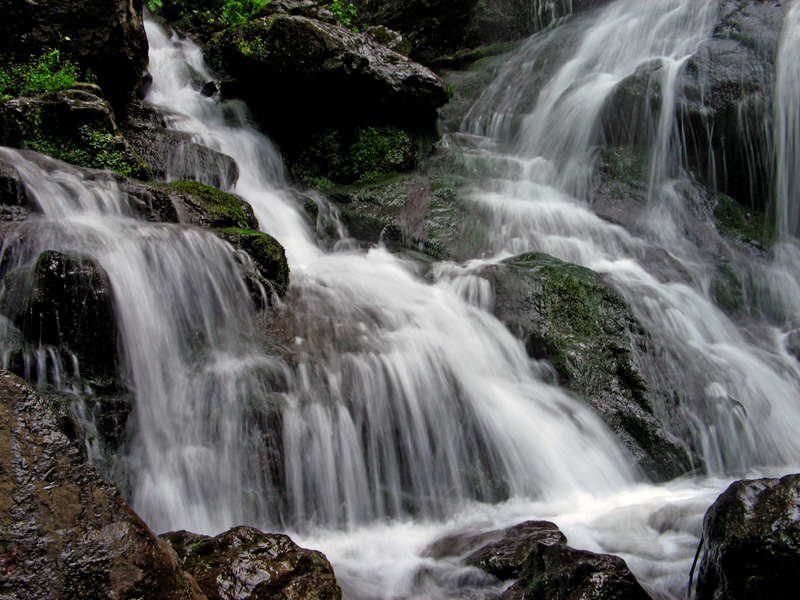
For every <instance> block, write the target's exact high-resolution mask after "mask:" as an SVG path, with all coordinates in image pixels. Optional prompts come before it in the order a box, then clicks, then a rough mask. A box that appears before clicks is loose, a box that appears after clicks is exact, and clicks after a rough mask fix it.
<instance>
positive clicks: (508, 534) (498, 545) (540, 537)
mask: <svg viewBox="0 0 800 600" xmlns="http://www.w3.org/2000/svg"><path fill="white" fill-rule="evenodd" d="M502 536H503V537H502V538H500V539H499V540H497V541H495V542H491V543H489V544H487V545H485V546H483V547H481V548H479V549H478V550H476V551H475V552H473V553H472V554H470V555H469V556H467V557H466V558H465V559H464V563H465V564H467V565H469V566H472V567H477V568H479V569H480V570H481V571H485V572H486V573H489V574H490V575H494V576H495V577H497V578H498V579H503V580H504V579H515V578H517V577H519V576H520V575H521V573H522V569H523V567H524V565H525V560H526V559H527V557H528V555H529V554H530V553H531V551H532V550H533V547H534V546H535V545H536V544H544V545H546V546H550V545H552V544H566V543H567V538H566V536H565V535H564V534H563V533H561V531H560V530H559V529H558V527H557V526H556V525H555V523H550V522H549V521H526V522H524V523H520V524H519V525H515V526H514V527H509V528H508V529H506V530H505V531H504V532H503V534H502Z"/></svg>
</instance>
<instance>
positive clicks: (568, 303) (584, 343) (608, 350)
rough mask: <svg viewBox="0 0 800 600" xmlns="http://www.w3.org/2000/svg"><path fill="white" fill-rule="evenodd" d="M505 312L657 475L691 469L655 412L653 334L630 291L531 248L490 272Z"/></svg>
mask: <svg viewBox="0 0 800 600" xmlns="http://www.w3.org/2000/svg"><path fill="white" fill-rule="evenodd" d="M484 276H486V277H488V278H490V280H491V281H492V283H493V284H494V289H495V304H496V314H497V317H498V318H499V319H500V320H501V321H503V322H504V323H505V324H506V325H507V326H508V327H509V328H510V329H511V331H512V332H514V333H515V334H516V335H517V336H518V337H520V338H521V339H522V340H523V341H524V342H525V345H526V348H527V350H528V353H529V354H530V355H531V356H533V357H534V358H538V359H547V360H549V361H550V362H551V363H552V364H553V366H554V367H555V368H556V370H557V372H558V374H559V377H560V379H561V381H562V383H564V384H566V385H567V386H568V387H569V388H571V389H572V390H574V391H575V392H577V393H578V394H579V395H580V396H581V397H582V398H583V399H584V400H585V401H586V402H587V404H588V405H589V406H590V407H591V408H592V409H594V410H595V412H597V413H598V414H599V415H600V416H601V417H602V418H603V420H604V421H605V422H606V423H607V424H608V425H609V427H610V428H611V429H612V431H614V433H615V434H616V435H617V436H618V437H619V439H620V440H621V441H622V442H623V444H624V445H625V446H626V448H628V450H629V451H630V452H631V454H632V455H633V456H634V457H635V459H636V460H637V461H638V463H639V465H640V466H641V468H642V469H643V470H644V471H645V472H646V473H647V474H648V475H649V476H650V477H652V478H653V479H656V480H660V479H669V478H672V477H675V476H677V475H679V474H680V473H683V472H685V471H687V470H689V469H690V468H691V461H690V460H689V455H688V453H687V451H686V449H685V448H684V447H683V445H682V444H680V442H678V441H677V440H675V439H673V438H672V437H671V436H670V435H668V434H667V433H666V431H665V430H664V428H663V426H662V424H661V423H660V422H659V421H658V419H657V418H656V417H655V416H654V414H653V408H652V405H651V401H650V398H649V395H648V387H647V383H646V382H645V380H644V379H643V377H642V373H641V371H640V369H639V367H638V365H637V356H638V355H643V354H644V353H645V352H646V351H647V349H648V344H649V341H648V339H647V337H646V335H645V333H644V332H643V330H642V328H641V326H640V325H639V323H638V322H637V321H636V319H635V317H634V316H633V314H632V313H631V311H630V309H629V308H628V306H627V305H626V303H625V301H624V300H623V298H622V297H621V296H620V295H619V293H618V292H616V291H615V290H614V289H613V288H612V287H611V286H610V285H609V284H608V283H606V282H605V281H604V280H603V279H602V277H601V276H600V275H598V274H597V273H595V272H593V271H591V270H589V269H586V268H583V267H580V266H578V265H573V264H569V263H564V262H562V261H560V260H558V259H555V258H553V257H551V256H547V255H544V254H525V255H522V256H518V257H515V258H513V259H509V260H507V261H505V262H504V263H503V264H501V265H498V266H492V267H489V268H487V269H486V270H485V271H484Z"/></svg>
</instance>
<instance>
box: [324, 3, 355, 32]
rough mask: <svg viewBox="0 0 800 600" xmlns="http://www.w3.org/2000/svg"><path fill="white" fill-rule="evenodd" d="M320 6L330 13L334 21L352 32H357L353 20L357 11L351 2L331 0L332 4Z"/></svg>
mask: <svg viewBox="0 0 800 600" xmlns="http://www.w3.org/2000/svg"><path fill="white" fill-rule="evenodd" d="M320 4H322V6H324V7H326V8H327V9H328V10H329V11H331V12H332V13H333V16H334V17H336V20H337V21H339V22H340V23H341V24H342V25H344V26H345V27H347V28H348V29H352V30H353V31H358V26H357V25H355V23H354V20H355V18H356V17H357V16H358V9H357V8H356V6H355V5H354V4H353V3H352V2H342V0H333V2H320Z"/></svg>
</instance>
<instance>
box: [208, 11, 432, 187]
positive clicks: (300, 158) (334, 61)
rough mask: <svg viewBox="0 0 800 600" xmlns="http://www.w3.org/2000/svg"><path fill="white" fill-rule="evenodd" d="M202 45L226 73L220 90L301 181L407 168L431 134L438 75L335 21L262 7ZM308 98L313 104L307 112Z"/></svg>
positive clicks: (354, 177)
mask: <svg viewBox="0 0 800 600" xmlns="http://www.w3.org/2000/svg"><path fill="white" fill-rule="evenodd" d="M204 52H205V54H206V57H207V59H208V60H209V61H210V62H211V64H212V65H214V66H215V67H216V68H217V69H219V70H220V71H222V72H223V73H225V74H226V75H227V76H228V77H230V78H231V80H227V81H224V82H223V85H221V88H220V89H221V93H222V94H223V96H226V97H232V96H235V97H241V98H243V99H244V100H246V101H247V102H248V104H249V105H250V107H251V108H252V109H253V111H254V112H255V117H256V119H257V120H258V121H259V122H260V123H261V124H262V125H263V126H264V128H265V129H266V130H267V131H268V133H269V134H270V136H271V137H272V138H273V139H274V140H275V142H276V143H277V144H278V145H279V146H280V147H281V150H282V152H283V154H284V156H285V158H286V160H287V162H288V164H289V167H290V169H291V170H292V171H293V173H294V174H295V175H297V176H300V177H302V178H304V179H305V180H307V181H311V180H322V179H329V180H332V181H337V182H340V183H348V182H350V181H355V180H358V179H363V178H370V177H375V176H376V175H379V174H381V173H386V172H389V171H398V170H407V169H408V168H410V167H413V166H414V164H415V162H416V161H417V159H418V157H419V156H421V155H424V154H425V153H426V152H427V151H428V149H429V148H430V147H431V144H432V143H433V141H434V140H435V139H436V137H437V135H438V134H437V131H436V109H437V108H438V107H440V106H442V105H443V104H444V103H445V102H446V101H447V90H446V85H445V83H444V82H443V81H442V80H441V79H440V78H439V77H437V76H436V75H435V74H434V73H433V72H431V71H430V70H428V69H426V68H425V67H423V66H421V65H419V64H416V63H414V62H412V61H411V60H409V59H408V58H407V57H405V56H403V55H402V54H400V53H398V52H395V51H393V50H391V49H389V48H388V47H387V46H384V45H383V44H380V43H378V42H376V41H374V40H373V39H372V38H370V37H369V36H366V35H363V34H360V33H356V32H353V31H351V30H350V29H347V28H346V27H344V26H342V25H340V24H337V23H328V22H325V21H323V20H319V19H316V18H313V19H312V18H309V17H306V16H300V15H295V14H288V13H270V14H268V15H267V16H262V17H259V18H256V19H253V20H251V21H250V22H248V23H246V24H244V25H243V26H240V27H235V28H232V29H229V30H227V31H225V32H222V33H220V34H218V35H217V36H215V37H214V38H213V40H212V41H211V42H210V43H209V44H208V45H207V46H206V47H205V49H204ZM265 81H269V82H270V90H266V89H265V87H264V82H265ZM275 90H279V91H278V92H277V93H276V91H275ZM313 98H319V99H320V101H321V103H320V106H319V107H317V108H315V109H314V110H309V109H308V107H309V99H313Z"/></svg>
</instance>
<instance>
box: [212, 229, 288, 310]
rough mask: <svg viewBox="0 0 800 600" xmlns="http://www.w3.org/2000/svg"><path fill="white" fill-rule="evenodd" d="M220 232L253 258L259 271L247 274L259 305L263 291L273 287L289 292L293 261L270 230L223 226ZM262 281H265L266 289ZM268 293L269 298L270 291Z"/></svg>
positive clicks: (279, 290)
mask: <svg viewBox="0 0 800 600" xmlns="http://www.w3.org/2000/svg"><path fill="white" fill-rule="evenodd" d="M217 233H218V234H219V235H220V237H222V239H224V240H227V241H228V242H230V243H231V244H233V245H234V246H236V247H237V248H240V249H242V250H244V252H245V253H246V254H247V255H248V256H249V257H250V259H251V260H252V263H253V267H254V268H255V273H251V272H249V270H248V269H246V275H247V276H248V285H249V286H250V288H251V293H252V294H253V296H254V297H255V298H256V299H257V301H258V304H263V303H262V302H261V300H260V298H261V296H262V292H264V293H266V292H268V291H269V290H271V291H274V292H275V293H277V294H278V295H279V296H283V295H285V294H286V290H287V289H288V288H289V263H288V262H287V261H286V251H285V250H284V248H283V246H281V245H280V243H279V242H278V240H276V239H275V238H274V237H272V236H271V235H269V234H267V233H262V232H260V231H253V230H251V229H238V228H236V227H228V228H225V229H220V230H218V231H217ZM246 266H247V265H246ZM259 284H262V285H264V284H265V287H264V289H263V290H262V289H261V288H260V287H259ZM266 295H267V300H269V293H267V294H266Z"/></svg>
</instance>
